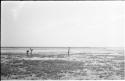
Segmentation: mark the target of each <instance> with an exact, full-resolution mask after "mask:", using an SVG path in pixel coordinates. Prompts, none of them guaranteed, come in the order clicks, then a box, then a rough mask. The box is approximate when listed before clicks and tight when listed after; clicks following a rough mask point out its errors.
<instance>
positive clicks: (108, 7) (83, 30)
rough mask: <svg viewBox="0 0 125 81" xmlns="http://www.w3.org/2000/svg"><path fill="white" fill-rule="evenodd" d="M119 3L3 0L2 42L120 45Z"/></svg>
mask: <svg viewBox="0 0 125 81" xmlns="http://www.w3.org/2000/svg"><path fill="white" fill-rule="evenodd" d="M124 22H125V5H123V3H122V2H96V1H94V2H92V1H90V2H87V1H85V2H84V1H82V2H80V1H78V2H75V1H73V2H72V1H70V2H68V1H66V2H61V1H59V2H58V1H55V2H54V1H52V2H51V1H45V2H44V1H42V2H39V1H35V2H32V1H28V2H27V1H21V2H20V1H16V2H14V1H10V2H9V1H5V2H4V1H2V3H1V45H2V46H41V47H46V46H49V47H56V46H57V47H62V46H64V47H67V46H73V47H88V46H91V47H105V46H111V47H114V46H119V47H120V46H123V43H124V41H123V39H124V38H123V35H124V32H123V30H124V29H123V27H124V26H125V24H124Z"/></svg>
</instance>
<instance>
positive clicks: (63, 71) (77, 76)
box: [1, 47, 125, 80]
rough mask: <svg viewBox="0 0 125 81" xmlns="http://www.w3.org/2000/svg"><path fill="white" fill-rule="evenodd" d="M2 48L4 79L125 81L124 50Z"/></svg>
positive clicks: (2, 77)
mask: <svg viewBox="0 0 125 81" xmlns="http://www.w3.org/2000/svg"><path fill="white" fill-rule="evenodd" d="M28 49H29V48H27V47H24V48H2V49H1V80H124V79H125V78H124V77H125V74H124V73H125V69H124V65H125V60H124V57H125V55H124V48H117V47H112V48H109V47H107V48H103V47H81V48H76V47H71V48H70V52H69V55H68V54H67V52H68V48H63V47H62V48H61V47H57V48H47V47H46V48H32V49H33V55H32V56H31V55H29V56H27V55H26V51H27V50H28Z"/></svg>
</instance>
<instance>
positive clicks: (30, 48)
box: [30, 48, 33, 56]
mask: <svg viewBox="0 0 125 81" xmlns="http://www.w3.org/2000/svg"><path fill="white" fill-rule="evenodd" d="M30 51H31V52H30V54H31V56H32V52H33V49H32V48H30Z"/></svg>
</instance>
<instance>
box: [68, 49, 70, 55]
mask: <svg viewBox="0 0 125 81" xmlns="http://www.w3.org/2000/svg"><path fill="white" fill-rule="evenodd" d="M69 54H70V47H68V56H69Z"/></svg>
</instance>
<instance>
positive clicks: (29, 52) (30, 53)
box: [26, 48, 33, 56]
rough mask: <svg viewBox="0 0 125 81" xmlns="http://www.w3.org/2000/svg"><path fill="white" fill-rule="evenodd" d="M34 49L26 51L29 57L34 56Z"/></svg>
mask: <svg viewBox="0 0 125 81" xmlns="http://www.w3.org/2000/svg"><path fill="white" fill-rule="evenodd" d="M32 53H33V49H32V48H30V49H29V50H27V51H26V54H27V56H32V55H33V54H32Z"/></svg>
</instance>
